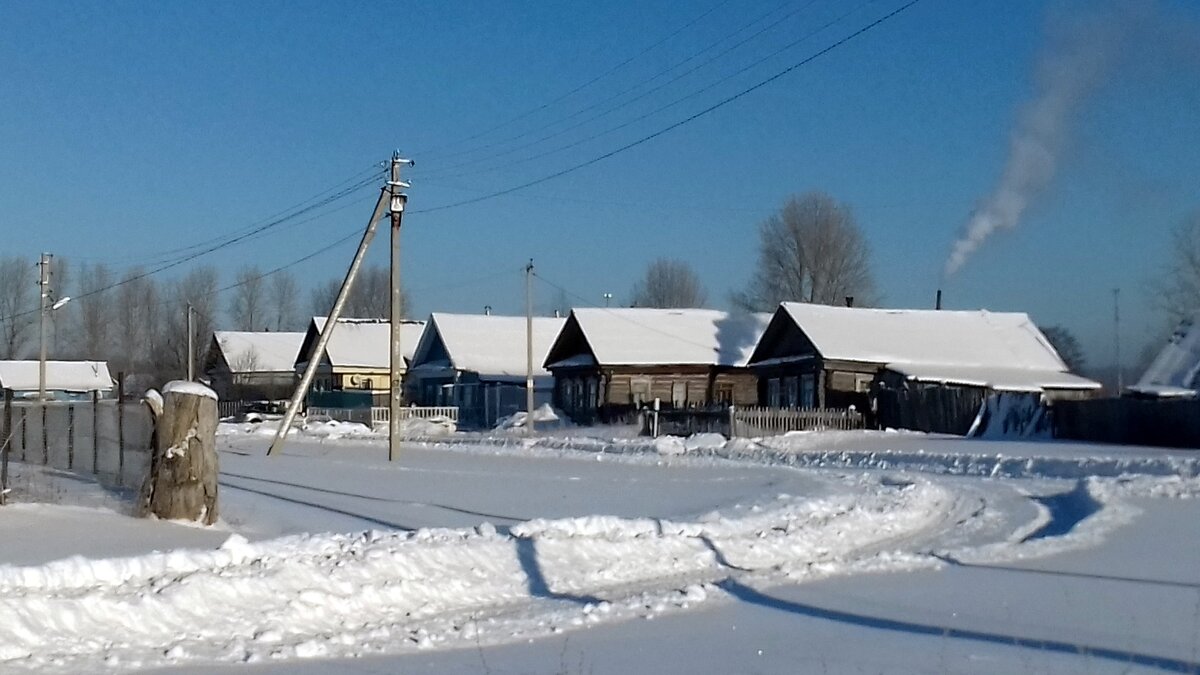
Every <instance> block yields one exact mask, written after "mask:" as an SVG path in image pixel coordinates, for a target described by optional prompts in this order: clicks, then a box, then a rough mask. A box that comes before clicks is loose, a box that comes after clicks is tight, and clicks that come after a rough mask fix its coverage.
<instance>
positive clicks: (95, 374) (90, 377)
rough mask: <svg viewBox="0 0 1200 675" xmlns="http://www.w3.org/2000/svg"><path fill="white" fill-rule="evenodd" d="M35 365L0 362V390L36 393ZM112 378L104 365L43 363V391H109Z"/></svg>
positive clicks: (82, 362) (75, 362) (33, 362)
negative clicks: (44, 386) (44, 383)
mask: <svg viewBox="0 0 1200 675" xmlns="http://www.w3.org/2000/svg"><path fill="white" fill-rule="evenodd" d="M38 379H39V375H38V361H0V389H11V390H13V391H37V390H38V386H39V383H38ZM112 388H113V380H112V376H111V375H109V373H108V363H107V362H105V361H47V362H46V389H48V390H51V391H110V390H111V389H112Z"/></svg>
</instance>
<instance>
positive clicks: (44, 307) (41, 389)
mask: <svg viewBox="0 0 1200 675" xmlns="http://www.w3.org/2000/svg"><path fill="white" fill-rule="evenodd" d="M50 258H51V256H50V254H49V253H43V254H42V257H41V258H40V259H39V260H38V296H39V297H38V303H39V304H38V315H39V329H40V332H41V338H40V340H39V342H40V345H39V347H38V401H41V402H42V403H45V402H46V319H47V318H48V317H49V315H50Z"/></svg>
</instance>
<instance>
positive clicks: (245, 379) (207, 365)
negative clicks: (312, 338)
mask: <svg viewBox="0 0 1200 675" xmlns="http://www.w3.org/2000/svg"><path fill="white" fill-rule="evenodd" d="M303 342H304V333H299V332H295V333H288V332H278V333H271V332H257V331H227V330H226V331H216V332H214V333H213V336H212V340H211V341H210V342H209V345H208V351H207V352H206V353H205V356H204V362H203V370H202V372H203V373H204V376H205V377H207V378H208V380H209V386H211V387H212V389H213V391H215V392H216V393H217V396H218V397H219V398H220V399H221V400H223V401H246V400H262V401H278V400H282V399H286V398H290V397H291V395H292V391H293V390H294V389H295V388H296V381H297V380H296V370H295V364H296V356H297V354H299V353H300V345H301V343H303Z"/></svg>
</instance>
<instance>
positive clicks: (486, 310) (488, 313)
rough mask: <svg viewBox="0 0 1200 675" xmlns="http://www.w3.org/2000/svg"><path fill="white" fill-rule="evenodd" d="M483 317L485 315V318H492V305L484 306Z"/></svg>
mask: <svg viewBox="0 0 1200 675" xmlns="http://www.w3.org/2000/svg"><path fill="white" fill-rule="evenodd" d="M483 315H484V316H491V315H492V306H491V305H484V306H483Z"/></svg>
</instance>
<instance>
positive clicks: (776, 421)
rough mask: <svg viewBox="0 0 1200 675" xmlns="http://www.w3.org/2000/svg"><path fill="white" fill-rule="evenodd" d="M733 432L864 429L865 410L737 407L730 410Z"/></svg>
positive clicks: (746, 434) (758, 433)
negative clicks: (861, 411)
mask: <svg viewBox="0 0 1200 675" xmlns="http://www.w3.org/2000/svg"><path fill="white" fill-rule="evenodd" d="M729 421H730V426H731V427H732V428H731V429H730V435H731V436H743V437H753V436H773V435H776V434H783V433H787V432H789V431H816V430H823V429H864V428H866V420H865V419H864V418H863V415H862V413H860V412H858V411H856V410H850V409H840V408H838V409H834V408H828V409H820V408H812V409H801V408H734V409H733V410H731V411H730V420H729Z"/></svg>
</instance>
